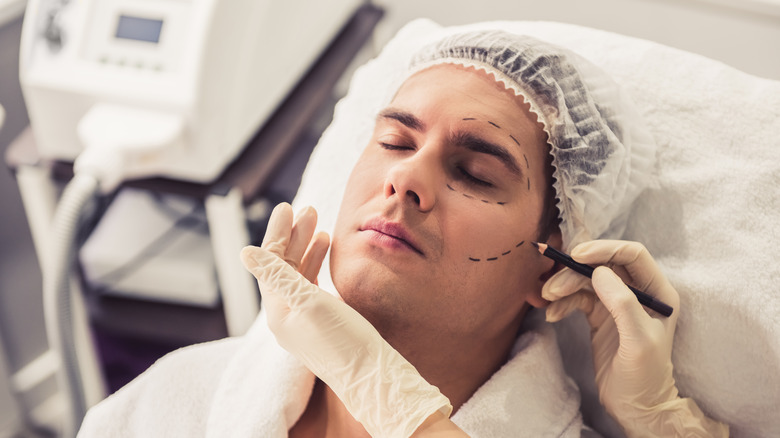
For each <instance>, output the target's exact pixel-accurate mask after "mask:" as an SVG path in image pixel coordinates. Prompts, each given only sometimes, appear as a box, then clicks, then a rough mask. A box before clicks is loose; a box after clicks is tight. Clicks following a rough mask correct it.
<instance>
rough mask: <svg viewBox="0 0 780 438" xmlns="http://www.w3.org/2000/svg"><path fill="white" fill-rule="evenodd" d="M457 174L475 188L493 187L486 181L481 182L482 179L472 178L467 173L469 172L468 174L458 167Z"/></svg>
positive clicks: (472, 176)
mask: <svg viewBox="0 0 780 438" xmlns="http://www.w3.org/2000/svg"><path fill="white" fill-rule="evenodd" d="M458 172H460V174H461V176H462V177H463V178H464V179H465V180H466V181H467V182H468V183H469V184H473V185H476V186H481V187H493V184H491V183H489V182H487V181H485V180H482V179H479V178H477V177H476V176H474V175H472V174H470V173H469V172H468V171H467V170H466V169H464V168H463V167H458Z"/></svg>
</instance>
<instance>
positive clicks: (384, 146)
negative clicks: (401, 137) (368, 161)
mask: <svg viewBox="0 0 780 438" xmlns="http://www.w3.org/2000/svg"><path fill="white" fill-rule="evenodd" d="M379 146H381V147H382V149H387V150H388V151H409V150H413V149H414V148H413V147H411V146H407V145H400V144H392V143H385V142H381V141H380V142H379Z"/></svg>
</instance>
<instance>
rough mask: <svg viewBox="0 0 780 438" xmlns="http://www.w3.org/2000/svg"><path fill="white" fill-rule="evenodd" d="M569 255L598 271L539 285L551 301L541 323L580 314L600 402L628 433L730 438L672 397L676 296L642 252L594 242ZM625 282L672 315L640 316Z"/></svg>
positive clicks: (566, 274) (628, 245)
mask: <svg viewBox="0 0 780 438" xmlns="http://www.w3.org/2000/svg"><path fill="white" fill-rule="evenodd" d="M571 256H572V258H574V259H575V260H576V261H578V262H580V263H585V264H589V265H592V266H599V267H597V268H596V270H595V271H594V272H593V278H592V280H591V279H588V278H587V277H585V276H583V275H580V274H578V273H576V272H574V271H571V270H569V269H567V268H565V269H563V270H561V271H560V272H558V273H556V274H555V275H554V276H553V277H551V278H550V279H549V280H548V281H547V282H546V283H545V285H544V287H543V289H542V297H543V298H545V299H547V300H550V301H552V302H553V303H552V304H550V306H549V307H548V308H547V320H548V321H553V322H554V321H558V320H560V319H562V318H564V317H565V316H567V315H568V314H570V313H571V312H572V311H574V310H576V309H579V310H582V311H583V312H584V313H585V315H586V316H587V319H588V323H589V324H590V326H591V343H592V347H593V361H594V365H595V370H596V384H597V386H598V389H599V397H600V399H601V402H602V404H603V405H604V407H605V408H606V409H607V412H609V413H610V415H612V416H613V417H614V418H615V419H616V420H617V421H618V422H619V423H620V425H621V426H622V427H623V429H624V430H625V432H626V434H627V435H628V436H630V437H642V436H686V437H689V436H728V426H726V425H724V424H721V423H718V422H716V421H713V420H711V419H709V418H707V417H706V416H705V415H704V414H703V413H702V412H701V410H700V409H699V408H698V406H697V405H696V403H695V402H694V401H693V400H692V399H686V398H680V397H679V395H678V391H677V387H676V386H675V382H674V377H673V375H672V371H673V370H672V341H673V338H674V330H675V325H676V324H677V317H678V316H679V314H680V298H679V295H678V294H677V291H676V290H675V289H674V288H673V287H672V285H671V284H670V283H669V281H668V280H667V279H666V277H665V276H664V275H663V273H662V272H661V270H660V269H659V267H658V265H657V264H656V263H655V260H653V258H652V256H651V255H650V253H649V252H648V251H647V249H645V247H644V246H643V245H642V244H640V243H637V242H625V241H608V240H598V241H591V242H586V243H582V244H580V245H577V246H576V247H575V248H574V249H573V250H572V251H571ZM602 265H607V266H611V267H612V269H610V268H609V267H607V266H602ZM624 281H625V282H626V283H629V284H631V285H632V286H634V287H636V288H638V289H640V290H643V291H645V292H647V293H648V294H650V295H652V296H654V297H656V298H659V299H661V301H663V302H665V303H666V304H669V305H670V306H672V308H674V312H673V313H672V315H671V316H670V317H668V318H666V317H663V316H661V315H660V314H657V313H656V312H654V311H652V310H645V308H644V307H643V306H642V305H641V304H639V301H638V300H637V299H636V297H635V296H634V294H633V293H632V292H631V291H630V290H629V289H628V288H627V287H626V285H625V283H624Z"/></svg>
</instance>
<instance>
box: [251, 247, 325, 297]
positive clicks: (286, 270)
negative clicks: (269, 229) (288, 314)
mask: <svg viewBox="0 0 780 438" xmlns="http://www.w3.org/2000/svg"><path fill="white" fill-rule="evenodd" d="M241 261H242V262H243V263H244V267H246V269H247V270H248V271H249V272H251V273H252V275H254V276H255V279H257V285H258V286H259V287H260V290H261V291H263V292H262V293H263V294H264V295H263V297H266V294H274V295H277V296H279V297H281V298H283V299H284V300H285V302H286V303H287V305H288V306H289V307H290V308H295V307H296V306H298V305H300V303H301V302H302V300H305V299H306V298H307V297H308V296H309V295H312V294H318V293H324V294H326V295H330V294H328V293H327V292H325V291H323V290H322V289H320V288H319V287H317V286H316V285H314V284H312V283H311V282H310V281H308V280H306V278H304V277H303V275H301V273H299V272H298V271H297V270H295V268H293V267H292V266H290V265H289V264H288V263H287V262H285V261H284V260H282V259H281V258H280V257H279V256H278V255H276V254H274V253H272V252H270V251H268V250H267V249H266V248H260V247H257V246H247V247H245V248H244V249H242V250H241Z"/></svg>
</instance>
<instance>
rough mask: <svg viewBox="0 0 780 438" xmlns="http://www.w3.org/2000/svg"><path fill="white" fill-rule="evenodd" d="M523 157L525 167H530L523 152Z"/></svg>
mask: <svg viewBox="0 0 780 438" xmlns="http://www.w3.org/2000/svg"><path fill="white" fill-rule="evenodd" d="M523 158H525V168H526V169H530V168H531V165H529V164H528V157H526V156H525V154H523Z"/></svg>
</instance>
